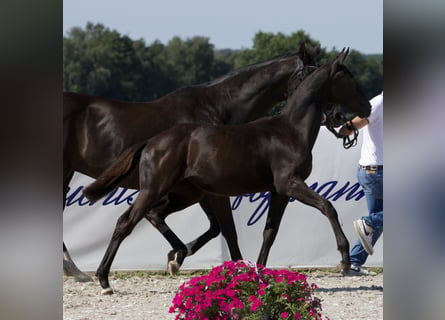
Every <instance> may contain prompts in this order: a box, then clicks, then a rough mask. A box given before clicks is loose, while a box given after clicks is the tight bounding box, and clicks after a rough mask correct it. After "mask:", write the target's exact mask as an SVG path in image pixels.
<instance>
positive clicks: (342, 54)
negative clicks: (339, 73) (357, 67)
mask: <svg viewBox="0 0 445 320" xmlns="http://www.w3.org/2000/svg"><path fill="white" fill-rule="evenodd" d="M348 54H349V48H348V49H346V51H345V48H343V50H342V51H341V52H340V54H339V55H338V59H339V60H340V63H341V64H343V62H344V61H345V59H346V57H347V56H348Z"/></svg>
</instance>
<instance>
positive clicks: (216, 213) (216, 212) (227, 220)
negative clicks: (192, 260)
mask: <svg viewBox="0 0 445 320" xmlns="http://www.w3.org/2000/svg"><path fill="white" fill-rule="evenodd" d="M199 204H200V205H201V208H202V209H203V210H204V212H205V213H206V215H207V218H208V219H209V221H210V229H209V230H208V231H207V232H206V233H204V234H203V235H202V236H201V237H199V238H197V239H196V240H195V241H192V242H190V243H188V244H187V248H188V250H189V252H190V254H193V253H195V252H196V251H197V250H198V249H200V248H201V247H202V246H203V245H204V244H206V243H207V242H209V241H210V240H211V239H213V238H214V237H216V236H217V235H218V234H219V232H220V231H221V233H222V235H223V236H224V238H225V239H226V242H227V245H228V247H229V251H230V258H231V259H232V260H233V261H237V260H240V259H242V258H243V257H242V255H241V250H240V248H239V246H238V236H237V234H236V228H235V222H234V221H233V215H232V209H231V206H230V199H229V198H228V197H220V196H213V195H206V196H205V197H204V198H202V199H201V201H200V202H199Z"/></svg>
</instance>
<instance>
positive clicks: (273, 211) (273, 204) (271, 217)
mask: <svg viewBox="0 0 445 320" xmlns="http://www.w3.org/2000/svg"><path fill="white" fill-rule="evenodd" d="M288 203H289V197H287V196H281V195H277V194H276V193H272V195H271V199H270V207H269V211H268V213H267V220H266V225H265V227H264V231H263V245H262V246H261V250H260V253H259V255H258V259H257V263H258V264H260V265H263V266H265V265H266V263H267V258H268V257H269V252H270V248H271V247H272V244H273V243H274V241H275V238H276V236H277V233H278V229H279V228H280V223H281V219H282V217H283V214H284V210H285V209H286V206H287V204H288Z"/></svg>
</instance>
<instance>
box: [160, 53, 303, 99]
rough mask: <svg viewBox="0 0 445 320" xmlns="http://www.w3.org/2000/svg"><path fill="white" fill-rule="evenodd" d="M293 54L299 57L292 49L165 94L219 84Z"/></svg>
mask: <svg viewBox="0 0 445 320" xmlns="http://www.w3.org/2000/svg"><path fill="white" fill-rule="evenodd" d="M295 56H296V57H297V58H298V59H300V57H299V56H298V51H293V52H287V53H285V54H281V55H277V56H275V57H273V58H271V59H269V60H267V61H260V62H255V63H251V64H248V65H246V66H243V67H240V68H237V69H235V70H232V71H229V72H228V73H226V74H224V75H222V76H220V77H218V78H216V79H214V80H210V81H208V82H204V83H200V84H196V85H189V86H185V87H182V88H179V89H176V90H174V91H172V92H170V93H168V94H167V95H165V96H169V95H172V94H178V93H181V92H182V91H187V90H190V89H201V88H206V87H212V86H215V85H218V84H221V83H223V82H225V81H228V80H233V79H235V78H237V77H240V76H246V74H249V73H250V72H252V71H255V70H257V69H258V68H262V67H267V66H268V65H271V64H273V63H276V62H279V61H280V60H283V59H288V58H291V57H295Z"/></svg>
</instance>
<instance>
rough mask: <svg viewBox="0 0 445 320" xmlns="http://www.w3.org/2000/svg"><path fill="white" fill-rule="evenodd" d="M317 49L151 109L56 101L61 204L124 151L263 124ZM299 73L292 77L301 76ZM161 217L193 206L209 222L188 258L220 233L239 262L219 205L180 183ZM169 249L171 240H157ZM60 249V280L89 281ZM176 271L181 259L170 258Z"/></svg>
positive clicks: (133, 184) (219, 200) (70, 97)
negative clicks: (174, 136)
mask: <svg viewBox="0 0 445 320" xmlns="http://www.w3.org/2000/svg"><path fill="white" fill-rule="evenodd" d="M319 52H320V47H319V46H317V47H315V48H306V46H305V45H304V44H302V45H301V47H300V50H299V51H298V52H297V53H294V54H288V55H283V56H280V57H276V58H274V59H271V60H268V61H265V62H262V63H257V64H253V65H250V66H247V67H244V68H241V69H238V70H235V71H233V72H231V73H229V74H227V75H225V76H222V77H220V78H218V79H216V80H214V81H212V82H209V83H206V84H204V85H197V86H192V87H186V88H182V89H179V90H177V91H174V92H173V93H170V94H168V95H166V96H164V97H162V98H160V99H158V100H155V101H152V102H141V103H134V102H124V101H116V100H110V99H105V98H99V97H92V96H87V95H80V94H75V93H64V97H63V99H64V100H63V195H64V198H63V203H64V206H65V202H66V193H67V190H68V186H69V183H70V181H71V178H72V176H73V174H74V172H75V171H78V172H80V173H83V174H86V175H88V176H90V177H93V178H97V177H98V176H99V175H100V174H101V173H102V172H103V171H104V170H105V169H106V168H107V167H108V166H110V165H111V164H112V163H113V162H114V161H115V160H116V159H117V157H118V156H119V155H120V154H121V153H122V152H123V151H124V150H126V149H127V148H129V147H131V146H132V145H134V144H136V143H140V142H143V141H145V140H147V139H148V138H150V137H153V136H155V135H157V134H158V133H160V132H162V131H164V130H166V129H168V128H170V127H174V126H176V125H178V124H183V123H194V124H200V125H215V126H216V125H222V124H237V123H245V122H248V121H251V120H254V119H257V118H259V117H262V116H264V115H265V114H266V113H267V112H268V111H269V110H270V109H271V108H272V107H273V106H274V105H275V104H276V103H277V102H280V101H283V100H285V99H286V94H287V83H288V80H289V78H290V76H291V75H292V74H294V73H295V72H296V71H297V70H301V71H305V70H307V69H306V68H305V66H314V65H315V59H316V57H317V56H318V54H319ZM303 73H304V72H300V73H299V74H300V75H301V74H303ZM119 186H122V187H127V188H131V189H137V188H138V187H139V175H138V173H137V172H135V173H134V174H133V175H132V176H131V177H127V178H126V179H124V180H122V181H120V183H119ZM170 191H171V194H170V204H169V206H168V207H166V208H165V210H166V211H167V212H170V213H171V212H175V211H178V210H180V209H183V208H186V207H188V206H190V205H191V204H193V203H196V202H197V201H199V204H200V206H201V207H202V209H203V210H204V212H205V213H206V214H207V217H208V219H209V221H210V227H209V229H208V231H206V232H205V233H203V234H202V235H201V236H200V237H198V238H197V239H196V240H194V241H192V242H190V243H188V244H187V245H186V252H187V255H192V254H193V253H194V252H196V251H197V250H198V249H199V248H201V247H202V246H203V245H204V244H205V243H207V242H208V241H209V240H211V239H213V238H214V237H216V236H217V235H218V234H219V233H220V232H222V234H223V236H224V237H225V239H226V241H227V244H228V247H229V250H230V255H231V258H232V259H234V260H237V259H240V258H241V252H240V250H239V247H238V242H237V236H236V231H235V227H234V222H233V217H232V214H231V212H232V211H231V208H230V201H229V198H227V197H220V196H214V195H207V196H205V197H202V196H201V194H202V193H201V191H200V190H199V189H197V188H196V187H195V186H194V185H193V184H191V183H189V182H187V181H185V182H184V183H182V184H180V185H178V186H176V187H175V188H174V189H173V190H170ZM165 236H166V237H167V240H168V241H169V242H170V243H175V242H176V241H178V240H177V238H176V237H175V236H173V235H172V236H171V237H170V233H165ZM63 249H64V264H63V266H64V272H65V274H66V275H73V276H75V277H76V279H77V280H78V281H89V280H92V279H91V278H90V277H89V276H88V275H86V274H84V273H82V272H81V271H80V270H79V269H78V268H77V266H76V265H75V264H74V262H73V261H72V259H71V257H70V255H69V253H68V250H67V248H66V246H65V244H64V245H63ZM174 257H176V259H178V260H179V261H180V263H182V261H183V259H184V257H185V256H184V254H183V252H182V251H181V252H179V253H178V252H175V251H172V252H170V253H169V260H172V259H173V258H174Z"/></svg>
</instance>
